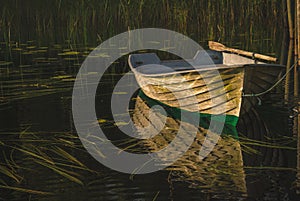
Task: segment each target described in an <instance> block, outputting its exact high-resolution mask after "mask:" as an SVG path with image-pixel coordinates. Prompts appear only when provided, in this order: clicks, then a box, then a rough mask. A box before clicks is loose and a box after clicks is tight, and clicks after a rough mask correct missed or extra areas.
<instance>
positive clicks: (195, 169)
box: [132, 93, 246, 196]
mask: <svg viewBox="0 0 300 201" xmlns="http://www.w3.org/2000/svg"><path fill="white" fill-rule="evenodd" d="M152 101H153V102H152ZM155 104H158V102H156V101H155V100H153V99H150V98H148V97H146V96H145V95H144V94H143V93H140V94H139V96H138V97H137V98H136V103H135V107H134V111H133V115H132V119H133V122H134V124H135V126H136V127H137V129H138V130H139V129H140V132H141V133H140V135H145V133H144V132H149V133H148V134H147V133H146V135H147V136H149V135H150V136H151V135H152V134H153V133H157V135H156V136H154V137H152V138H150V139H147V140H145V141H144V145H145V146H146V147H147V148H148V149H150V151H151V152H157V151H159V150H161V149H163V148H164V147H166V146H167V145H168V144H169V143H170V142H171V141H172V140H173V139H174V137H175V136H176V134H177V132H178V130H179V129H180V127H182V128H184V132H186V133H189V131H191V130H194V127H197V134H196V137H195V140H194V142H193V143H192V145H191V146H190V148H189V150H188V151H187V152H186V153H185V154H184V155H183V156H182V157H180V158H179V160H177V161H176V162H175V163H173V164H172V166H170V167H168V169H169V170H171V171H172V175H173V177H174V178H173V179H174V180H182V181H187V182H189V183H191V184H193V186H194V187H196V188H201V189H206V190H207V191H208V192H213V193H216V195H220V196H221V195H229V194H233V193H238V194H239V195H245V194H246V181H245V173H244V170H243V160H242V152H241V147H240V144H239V142H238V140H237V139H236V132H237V131H236V129H235V127H234V126H230V125H226V128H225V129H224V130H223V133H222V135H221V137H220V138H219V140H218V141H217V144H216V145H215V147H214V148H213V150H212V151H211V153H210V154H209V155H208V156H207V157H205V158H204V159H200V157H199V152H200V150H201V148H203V146H204V145H203V142H204V140H205V138H206V136H207V135H208V126H207V125H208V124H209V123H208V122H207V121H205V119H201V121H200V126H199V125H193V124H191V123H190V122H184V121H181V120H180V117H179V116H178V113H177V111H172V109H173V108H170V107H169V108H168V107H167V106H165V105H162V106H163V107H164V109H165V110H164V111H166V112H164V111H162V110H161V108H155V107H154V109H151V107H153V106H154V105H155ZM145 128H147V129H145ZM191 135H192V134H191ZM211 135H218V134H215V133H211ZM176 146H178V149H180V146H181V145H180V144H177V145H176ZM212 146H213V145H212ZM204 148H205V147H204ZM175 154H176V153H175ZM159 157H160V158H161V159H162V160H163V161H166V162H168V158H169V155H162V154H160V155H159Z"/></svg>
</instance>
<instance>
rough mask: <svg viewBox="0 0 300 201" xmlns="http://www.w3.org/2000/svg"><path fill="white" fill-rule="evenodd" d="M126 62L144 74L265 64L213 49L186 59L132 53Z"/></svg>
mask: <svg viewBox="0 0 300 201" xmlns="http://www.w3.org/2000/svg"><path fill="white" fill-rule="evenodd" d="M128 63H129V65H130V67H131V68H132V70H134V71H136V72H138V73H141V74H145V75H147V74H148V75H153V74H165V73H174V72H178V71H180V72H182V71H189V72H190V71H193V70H195V71H201V70H212V69H220V68H232V67H243V66H244V65H249V64H265V63H263V62H258V61H257V60H254V59H250V58H247V57H244V56H241V55H238V54H233V53H226V52H218V51H214V50H198V51H197V52H196V54H195V56H194V57H193V58H192V59H188V60H165V61H161V60H160V58H159V57H158V56H157V54H156V53H143V54H132V55H130V56H129V59H128Z"/></svg>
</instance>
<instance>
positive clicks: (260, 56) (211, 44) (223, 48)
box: [208, 41, 277, 62]
mask: <svg viewBox="0 0 300 201" xmlns="http://www.w3.org/2000/svg"><path fill="white" fill-rule="evenodd" d="M208 46H209V49H211V50H215V51H227V52H232V53H236V54H240V55H244V56H248V57H253V58H256V59H261V60H265V61H272V62H276V61H277V58H275V57H271V56H267V55H263V54H258V53H254V52H248V51H245V50H239V49H234V48H229V47H226V46H225V45H223V44H222V43H218V42H215V41H209V42H208Z"/></svg>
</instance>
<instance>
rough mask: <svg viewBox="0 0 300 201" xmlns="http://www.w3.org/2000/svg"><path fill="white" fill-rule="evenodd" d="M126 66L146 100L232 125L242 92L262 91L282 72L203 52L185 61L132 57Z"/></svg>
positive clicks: (271, 66) (234, 56) (274, 67)
mask: <svg viewBox="0 0 300 201" xmlns="http://www.w3.org/2000/svg"><path fill="white" fill-rule="evenodd" d="M129 65H130V67H131V69H132V71H133V72H134V74H135V77H136V79H137V82H138V83H139V85H140V87H141V88H142V90H143V91H144V93H145V94H146V95H147V96H148V97H151V98H153V99H156V100H159V101H160V102H162V103H164V104H167V105H169V106H171V107H180V108H181V109H184V110H187V111H192V112H200V113H202V114H206V115H216V114H226V116H231V118H230V119H226V121H227V123H231V124H232V125H236V123H237V118H238V116H239V114H240V107H241V100H242V91H244V93H246V94H255V93H260V92H263V91H265V90H266V89H268V88H269V87H271V86H272V85H273V84H274V83H275V81H276V79H277V78H278V76H279V74H280V72H281V71H282V70H284V68H282V67H283V66H281V65H276V64H266V63H262V62H258V63H257V62H256V61H255V60H253V59H249V58H246V57H243V56H240V55H237V54H231V53H225V52H216V51H204V50H203V51H198V52H197V53H196V55H195V57H194V58H193V59H191V60H189V61H188V62H186V61H183V60H175V61H161V60H160V59H159V58H158V56H157V55H156V54H154V53H146V54H133V55H130V56H129ZM192 65H193V66H192ZM234 117H235V118H234Z"/></svg>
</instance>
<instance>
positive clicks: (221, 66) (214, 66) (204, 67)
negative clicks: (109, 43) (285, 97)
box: [128, 55, 285, 77]
mask: <svg viewBox="0 0 300 201" xmlns="http://www.w3.org/2000/svg"><path fill="white" fill-rule="evenodd" d="M131 56H132V55H129V57H128V64H129V67H130V68H131V70H132V71H133V72H134V73H136V74H139V75H140V76H144V77H161V76H167V75H174V74H184V73H192V72H198V73H199V74H200V72H202V71H209V70H222V69H229V68H247V67H254V66H256V67H257V66H258V67H264V66H266V67H270V66H273V67H277V68H278V67H281V68H285V66H284V65H281V64H269V63H264V64H255V63H254V64H251V63H249V64H229V65H228V64H212V65H198V66H196V68H192V69H187V70H177V71H175V70H174V71H172V72H165V73H141V72H140V71H138V70H136V67H134V66H133V64H132V63H131V62H130V60H131ZM179 61H185V62H187V63H188V64H190V65H191V63H192V62H190V61H188V60H164V61H161V63H160V64H161V65H163V64H164V63H172V62H179ZM253 61H254V60H253ZM148 65H149V64H148ZM191 66H192V67H193V65H191ZM137 67H138V66H137ZM197 67H199V68H197ZM170 68H172V67H170Z"/></svg>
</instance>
